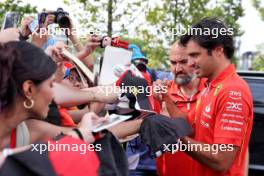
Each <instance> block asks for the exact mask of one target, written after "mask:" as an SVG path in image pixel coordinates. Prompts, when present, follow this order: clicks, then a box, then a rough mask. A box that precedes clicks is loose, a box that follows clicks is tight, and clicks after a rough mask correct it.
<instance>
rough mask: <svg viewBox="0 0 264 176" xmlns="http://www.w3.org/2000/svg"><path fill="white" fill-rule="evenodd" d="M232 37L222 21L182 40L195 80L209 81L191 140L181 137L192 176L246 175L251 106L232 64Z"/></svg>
mask: <svg viewBox="0 0 264 176" xmlns="http://www.w3.org/2000/svg"><path fill="white" fill-rule="evenodd" d="M190 31H191V32H190ZM232 33H233V30H232V29H231V28H227V27H226V26H225V25H224V23H223V22H222V21H220V20H218V19H216V18H205V19H202V20H201V21H200V22H198V23H197V24H195V25H194V26H192V28H190V30H189V31H188V33H187V34H186V35H184V36H182V37H181V39H180V42H181V44H183V45H184V46H186V52H187V54H188V64H189V65H192V66H194V67H195V74H196V75H197V77H199V78H202V77H205V78H207V79H208V81H207V82H206V85H207V86H206V88H205V89H203V91H202V92H201V96H200V98H199V99H198V102H197V105H196V109H195V113H193V114H194V115H193V119H194V120H195V122H194V123H195V132H194V137H185V138H183V139H182V142H183V144H185V145H188V146H189V148H188V150H186V151H185V152H186V153H187V154H188V155H189V156H191V157H192V158H193V159H194V160H195V161H194V162H193V163H192V174H191V175H194V176H201V175H203V176H218V175H221V176H242V175H244V168H245V162H244V160H245V158H246V151H247V148H248V142H249V138H250V133H251V129H252V123H253V103H252V96H251V93H250V89H249V87H248V85H247V84H246V82H245V81H244V80H243V79H242V78H240V77H239V76H238V74H237V73H236V70H235V67H234V65H232V64H231V57H232V56H233V53H234V41H233V37H232Z"/></svg>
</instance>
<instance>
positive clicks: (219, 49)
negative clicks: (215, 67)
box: [213, 46, 224, 58]
mask: <svg viewBox="0 0 264 176" xmlns="http://www.w3.org/2000/svg"><path fill="white" fill-rule="evenodd" d="M223 54H224V48H223V46H218V47H216V48H215V49H214V50H213V55H214V56H215V57H217V58H219V57H221V56H222V55H223Z"/></svg>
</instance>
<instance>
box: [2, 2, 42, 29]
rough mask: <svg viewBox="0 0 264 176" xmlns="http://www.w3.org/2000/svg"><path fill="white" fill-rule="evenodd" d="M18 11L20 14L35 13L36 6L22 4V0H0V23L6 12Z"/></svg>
mask: <svg viewBox="0 0 264 176" xmlns="http://www.w3.org/2000/svg"><path fill="white" fill-rule="evenodd" d="M9 11H10V12H12V11H13V12H19V13H20V16H23V15H24V14H29V13H36V12H37V9H36V7H32V6H31V5H30V4H26V5H22V0H5V1H3V2H0V24H2V22H3V18H4V16H5V14H6V12H9Z"/></svg>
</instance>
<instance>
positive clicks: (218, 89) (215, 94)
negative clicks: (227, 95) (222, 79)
mask: <svg viewBox="0 0 264 176" xmlns="http://www.w3.org/2000/svg"><path fill="white" fill-rule="evenodd" d="M221 88H222V84H218V85H217V86H216V88H215V91H214V96H217V95H218V93H219V91H220V89H221Z"/></svg>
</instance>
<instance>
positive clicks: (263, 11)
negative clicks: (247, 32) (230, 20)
mask: <svg viewBox="0 0 264 176" xmlns="http://www.w3.org/2000/svg"><path fill="white" fill-rule="evenodd" d="M252 4H253V6H254V7H255V8H256V9H257V11H258V12H259V14H260V16H261V19H262V20H263V21H264V3H262V4H261V0H252Z"/></svg>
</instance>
